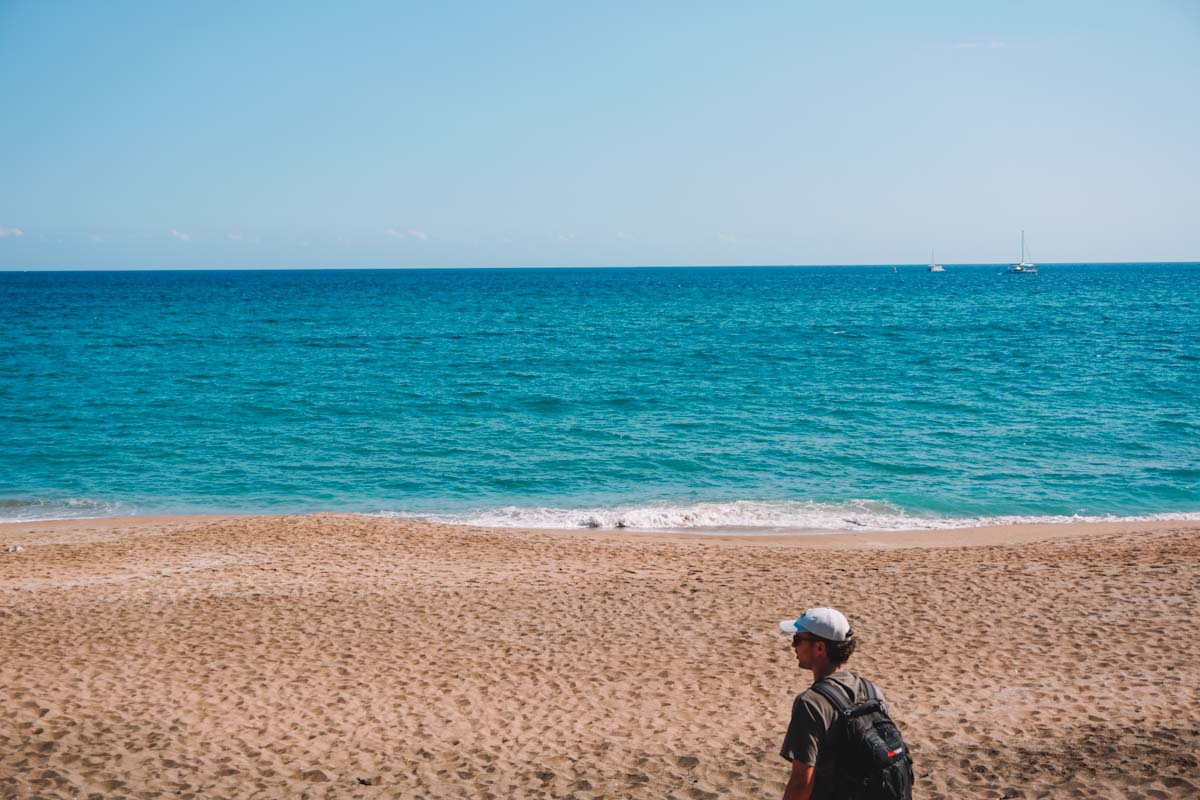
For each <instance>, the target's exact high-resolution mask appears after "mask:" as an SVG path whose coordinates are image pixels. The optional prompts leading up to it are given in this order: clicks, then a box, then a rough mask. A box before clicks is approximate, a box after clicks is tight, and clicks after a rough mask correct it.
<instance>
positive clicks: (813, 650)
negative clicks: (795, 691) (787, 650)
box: [792, 631, 825, 669]
mask: <svg viewBox="0 0 1200 800" xmlns="http://www.w3.org/2000/svg"><path fill="white" fill-rule="evenodd" d="M792 652H794V653H795V654H796V663H797V664H799V665H800V669H812V668H813V664H814V663H816V662H817V661H819V660H820V658H821V655H822V654H823V653H824V652H825V643H824V642H822V641H821V640H820V639H818V638H817V637H815V636H813V635H812V634H811V633H804V632H803V631H801V632H800V633H796V634H793V635H792Z"/></svg>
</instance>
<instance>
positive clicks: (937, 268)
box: [929, 250, 946, 272]
mask: <svg viewBox="0 0 1200 800" xmlns="http://www.w3.org/2000/svg"><path fill="white" fill-rule="evenodd" d="M929 271H930V272H945V271H946V270H945V268H944V267H943V266H942V265H941V264H939V263H937V259H936V258H934V257H933V251H932V250H930V251H929Z"/></svg>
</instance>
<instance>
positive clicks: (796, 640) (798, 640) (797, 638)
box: [792, 633, 821, 647]
mask: <svg viewBox="0 0 1200 800" xmlns="http://www.w3.org/2000/svg"><path fill="white" fill-rule="evenodd" d="M819 641H821V640H820V639H818V638H817V637H816V636H801V635H800V634H798V633H796V634H793V635H792V647H799V646H800V645H801V644H802V643H803V642H819Z"/></svg>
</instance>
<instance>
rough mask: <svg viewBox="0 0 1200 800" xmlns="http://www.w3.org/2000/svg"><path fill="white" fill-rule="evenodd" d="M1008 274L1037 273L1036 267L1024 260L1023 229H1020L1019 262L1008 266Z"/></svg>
mask: <svg viewBox="0 0 1200 800" xmlns="http://www.w3.org/2000/svg"><path fill="white" fill-rule="evenodd" d="M1008 274H1009V275H1037V267H1035V266H1034V265H1033V263H1032V262H1029V261H1026V260H1025V231H1021V263H1019V264H1013V265H1012V266H1010V267H1009V268H1008Z"/></svg>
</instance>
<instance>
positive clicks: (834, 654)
mask: <svg viewBox="0 0 1200 800" xmlns="http://www.w3.org/2000/svg"><path fill="white" fill-rule="evenodd" d="M821 641H822V642H824V643H825V652H826V653H828V654H829V663H830V664H833V665H835V666H837V665H839V664H845V663H846V662H847V661H849V660H850V656H852V655H854V647H855V645H856V644H857V643H858V640H857V639H856V638H855V637H854V631H853V630H851V631H850V632H849V633H847V634H846V640H845V641H844V642H831V641H829V640H828V639H822V640H821Z"/></svg>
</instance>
